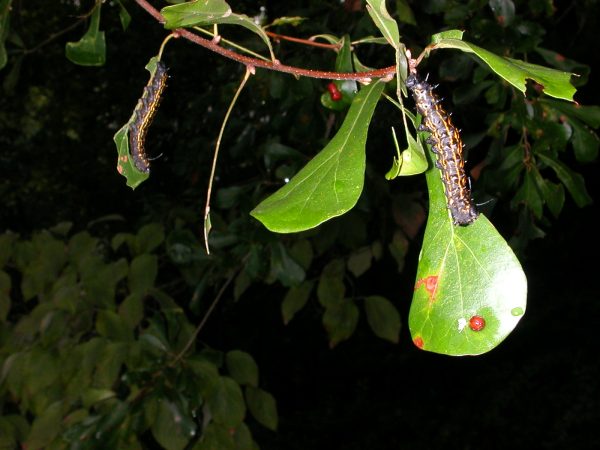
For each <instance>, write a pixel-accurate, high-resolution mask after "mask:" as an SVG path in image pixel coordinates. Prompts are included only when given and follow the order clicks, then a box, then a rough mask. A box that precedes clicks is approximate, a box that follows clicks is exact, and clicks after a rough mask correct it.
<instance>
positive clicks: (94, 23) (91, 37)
mask: <svg viewBox="0 0 600 450" xmlns="http://www.w3.org/2000/svg"><path fill="white" fill-rule="evenodd" d="M97 5H98V6H96V8H95V9H94V12H93V14H92V20H91V22H90V27H89V28H88V30H87V32H86V33H85V34H84V35H83V37H82V38H81V39H80V40H79V41H77V42H67V45H66V47H65V53H66V56H67V59H69V60H70V61H71V62H73V63H75V64H79V65H80V66H103V65H104V63H105V62H106V42H105V40H104V31H99V30H100V8H101V5H102V3H98V4H97Z"/></svg>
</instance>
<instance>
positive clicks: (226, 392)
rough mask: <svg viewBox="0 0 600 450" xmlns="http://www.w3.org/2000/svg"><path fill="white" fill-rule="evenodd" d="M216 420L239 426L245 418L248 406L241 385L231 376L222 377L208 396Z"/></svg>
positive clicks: (230, 425)
mask: <svg viewBox="0 0 600 450" xmlns="http://www.w3.org/2000/svg"><path fill="white" fill-rule="evenodd" d="M207 406H208V408H209V409H210V412H211V413H212V415H213V418H214V420H215V422H217V423H220V424H223V425H226V426H228V427H237V426H238V425H239V424H240V423H242V421H243V420H244V416H245V415H246V406H245V404H244V397H243V395H242V390H241V389H240V385H239V384H237V383H236V382H235V381H233V380H232V379H231V378H229V377H220V378H219V380H218V382H217V383H216V384H215V386H214V388H213V390H212V391H211V392H210V393H209V395H208V398H207Z"/></svg>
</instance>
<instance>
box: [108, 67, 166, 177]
mask: <svg viewBox="0 0 600 450" xmlns="http://www.w3.org/2000/svg"><path fill="white" fill-rule="evenodd" d="M157 62H158V59H157V57H156V56H154V57H152V58H151V59H150V61H148V64H146V70H147V71H148V72H150V76H152V75H154V73H155V72H156V63H157ZM135 119H136V115H135V112H134V113H133V114H132V115H131V117H130V118H129V120H128V121H127V123H126V124H125V125H123V126H122V127H121V128H120V129H119V131H117V132H116V133H115V135H114V137H113V141H114V142H115V144H116V146H117V153H118V159H117V171H118V172H119V173H120V174H121V175H123V176H124V177H125V178H126V180H127V186H129V187H130V188H132V189H135V188H136V187H138V186H139V185H140V184H141V183H143V182H144V181H146V180H147V179H148V177H149V176H150V175H149V174H148V173H144V172H142V171H140V170H139V169H138V168H136V166H135V163H134V162H133V158H132V156H131V152H130V151H129V128H130V126H131V124H132V123H133V122H134V121H135Z"/></svg>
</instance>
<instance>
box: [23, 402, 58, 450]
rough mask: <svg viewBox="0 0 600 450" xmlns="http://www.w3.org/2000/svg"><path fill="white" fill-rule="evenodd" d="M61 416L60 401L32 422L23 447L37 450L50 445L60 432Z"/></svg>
mask: <svg viewBox="0 0 600 450" xmlns="http://www.w3.org/2000/svg"><path fill="white" fill-rule="evenodd" d="M62 416H63V404H62V401H58V402H55V403H53V404H51V405H50V406H49V407H48V408H46V410H45V411H44V412H43V413H42V414H41V415H40V416H38V417H36V418H35V420H34V421H33V425H32V426H31V431H30V432H29V436H27V440H26V441H25V442H24V443H23V447H24V448H27V449H28V450H38V449H41V448H44V447H45V446H47V445H48V444H50V443H51V442H52V441H53V440H54V438H55V437H56V436H58V434H59V433H60V430H61V426H60V425H61V421H62Z"/></svg>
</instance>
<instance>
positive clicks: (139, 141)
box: [129, 61, 167, 173]
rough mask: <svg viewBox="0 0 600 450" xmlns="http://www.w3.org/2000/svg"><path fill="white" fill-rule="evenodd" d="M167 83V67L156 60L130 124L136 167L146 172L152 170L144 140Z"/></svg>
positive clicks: (132, 154)
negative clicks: (154, 68)
mask: <svg viewBox="0 0 600 450" xmlns="http://www.w3.org/2000/svg"><path fill="white" fill-rule="evenodd" d="M166 83H167V67H166V66H165V64H164V63H163V62H161V61H157V62H156V70H155V71H154V74H153V75H152V76H151V77H150V80H149V81H148V84H147V85H146V86H145V87H144V92H143V93H142V97H141V98H140V99H139V101H138V103H137V105H136V107H135V110H134V111H133V115H134V119H133V122H132V123H131V124H130V125H129V150H130V152H131V157H132V158H133V163H134V164H135V167H136V168H137V169H138V170H139V171H141V172H144V173H149V172H150V161H149V159H148V156H147V155H146V151H145V149H144V141H145V139H146V133H147V132H148V127H149V126H150V124H151V123H152V120H153V119H154V116H155V115H156V111H157V110H158V105H159V104H160V100H161V96H162V93H163V91H164V90H165V86H166Z"/></svg>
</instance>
